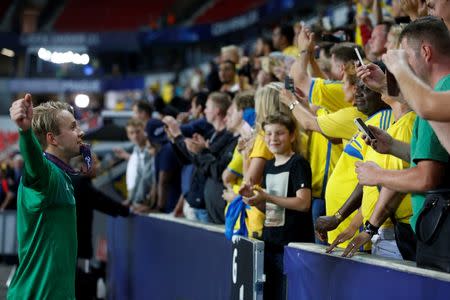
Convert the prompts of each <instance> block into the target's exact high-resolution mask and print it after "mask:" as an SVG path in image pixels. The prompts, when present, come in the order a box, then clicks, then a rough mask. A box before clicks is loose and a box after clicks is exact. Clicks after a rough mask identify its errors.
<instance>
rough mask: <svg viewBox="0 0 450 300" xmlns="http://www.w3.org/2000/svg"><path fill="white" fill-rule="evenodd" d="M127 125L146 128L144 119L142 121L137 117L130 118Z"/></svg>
mask: <svg viewBox="0 0 450 300" xmlns="http://www.w3.org/2000/svg"><path fill="white" fill-rule="evenodd" d="M126 127H134V128H136V127H142V128H144V127H145V124H144V122H143V121H141V120H139V119H136V118H130V119H129V120H128V121H127V126H126Z"/></svg>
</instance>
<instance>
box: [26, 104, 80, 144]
mask: <svg viewBox="0 0 450 300" xmlns="http://www.w3.org/2000/svg"><path fill="white" fill-rule="evenodd" d="M63 110H67V111H68V112H70V113H71V114H72V115H73V114H74V113H73V107H72V106H70V105H69V104H67V103H64V102H59V101H48V102H44V103H42V104H40V105H39V106H36V107H35V108H33V119H32V120H31V127H32V129H33V132H34V134H35V135H36V137H37V139H38V141H39V144H41V147H42V149H43V150H45V149H46V148H47V133H49V132H52V133H53V134H55V135H58V134H60V124H59V122H58V115H59V113H60V112H61V111H63Z"/></svg>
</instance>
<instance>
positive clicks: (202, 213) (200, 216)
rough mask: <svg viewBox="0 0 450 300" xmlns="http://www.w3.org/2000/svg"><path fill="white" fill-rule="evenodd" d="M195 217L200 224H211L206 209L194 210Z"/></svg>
mask: <svg viewBox="0 0 450 300" xmlns="http://www.w3.org/2000/svg"><path fill="white" fill-rule="evenodd" d="M194 212H195V217H196V218H197V220H199V221H200V222H202V223H211V219H210V218H209V215H208V211H207V210H206V209H200V208H194Z"/></svg>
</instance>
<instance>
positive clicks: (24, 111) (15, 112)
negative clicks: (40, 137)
mask: <svg viewBox="0 0 450 300" xmlns="http://www.w3.org/2000/svg"><path fill="white" fill-rule="evenodd" d="M9 114H10V116H11V120H13V121H14V122H15V123H16V124H17V126H18V127H19V128H20V129H22V130H23V131H26V130H28V129H30V128H31V120H32V118H33V103H32V102H31V95H30V94H26V95H25V97H24V98H23V99H19V100H16V101H14V102H13V104H12V105H11V108H10V109H9Z"/></svg>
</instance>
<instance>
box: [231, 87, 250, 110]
mask: <svg viewBox="0 0 450 300" xmlns="http://www.w3.org/2000/svg"><path fill="white" fill-rule="evenodd" d="M233 102H234V103H236V107H237V109H238V110H244V109H246V108H255V93H254V92H252V91H246V92H240V93H238V94H236V96H235V97H234V99H233Z"/></svg>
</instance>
